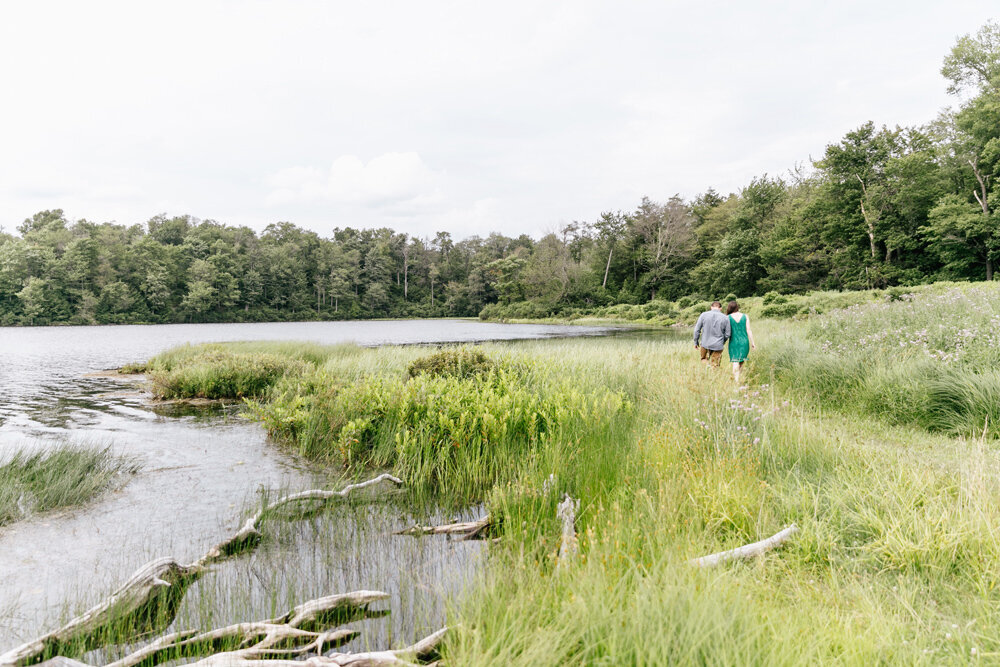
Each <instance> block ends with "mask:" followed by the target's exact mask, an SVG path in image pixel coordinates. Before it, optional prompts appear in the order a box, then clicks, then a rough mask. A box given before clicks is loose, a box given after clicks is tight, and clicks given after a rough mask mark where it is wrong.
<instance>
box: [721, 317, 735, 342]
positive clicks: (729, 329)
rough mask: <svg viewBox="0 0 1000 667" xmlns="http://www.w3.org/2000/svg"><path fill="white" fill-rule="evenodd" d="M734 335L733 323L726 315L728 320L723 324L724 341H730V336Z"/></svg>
mask: <svg viewBox="0 0 1000 667" xmlns="http://www.w3.org/2000/svg"><path fill="white" fill-rule="evenodd" d="M732 335H733V328H732V325H731V324H730V323H729V318H728V317H726V321H725V322H724V323H723V324H722V337H723V340H722V342H723V343H726V342H729V338H730V337H731V336H732Z"/></svg>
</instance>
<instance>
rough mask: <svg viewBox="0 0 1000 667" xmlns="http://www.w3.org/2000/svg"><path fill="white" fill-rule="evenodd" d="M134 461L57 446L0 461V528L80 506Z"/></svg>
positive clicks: (126, 471)
mask: <svg viewBox="0 0 1000 667" xmlns="http://www.w3.org/2000/svg"><path fill="white" fill-rule="evenodd" d="M135 470H136V467H135V464H134V463H132V462H130V461H128V460H125V459H123V458H121V457H118V456H115V455H113V454H112V453H111V452H110V451H109V450H107V449H95V448H85V447H78V446H72V445H65V446H60V447H57V448H55V449H51V450H46V451H43V452H38V453H33V454H23V453H17V454H15V455H14V456H13V457H12V458H9V459H7V460H5V461H3V462H0V527H2V526H5V525H7V524H10V523H13V522H15V521H18V520H20V519H25V518H28V517H29V516H32V515H33V514H37V513H39V512H46V511H49V510H54V509H59V508H63V507H69V506H73V505H80V504H83V503H85V502H87V501H88V500H91V499H92V498H93V497H94V496H96V495H98V494H99V493H101V492H102V491H105V490H107V489H108V488H110V487H111V486H113V485H114V483H115V481H116V480H117V479H118V478H120V477H121V476H122V475H125V474H130V473H133V472H135Z"/></svg>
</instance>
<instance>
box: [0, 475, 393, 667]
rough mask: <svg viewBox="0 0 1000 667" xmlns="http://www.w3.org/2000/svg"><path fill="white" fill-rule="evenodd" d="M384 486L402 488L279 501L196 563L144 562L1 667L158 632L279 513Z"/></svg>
mask: <svg viewBox="0 0 1000 667" xmlns="http://www.w3.org/2000/svg"><path fill="white" fill-rule="evenodd" d="M383 481H389V482H392V483H393V484H395V485H397V486H400V485H402V481H400V480H399V479H397V478H396V477H393V476H392V475H389V474H383V475H379V476H378V477H375V478H373V479H370V480H368V481H365V482H360V483H357V484H350V485H348V486H346V487H344V488H343V489H341V490H340V491H324V490H311V491H303V492H301V493H295V494H291V495H288V496H284V497H282V498H279V499H278V500H276V501H275V502H274V503H272V504H270V505H268V506H267V507H265V508H264V509H262V510H261V511H260V512H258V513H257V514H255V515H254V516H252V517H251V518H250V519H247V521H246V522H245V523H244V524H243V526H242V527H241V528H240V529H239V531H237V532H236V534H235V535H233V536H232V537H230V538H228V539H226V540H224V541H222V542H220V543H219V544H217V545H215V546H213V547H212V548H211V549H209V550H208V551H207V552H206V553H205V555H204V556H202V557H201V558H199V559H198V560H197V561H195V562H194V563H190V564H188V565H183V564H181V563H178V562H177V561H175V560H173V559H171V558H159V559H156V560H153V561H150V562H149V563H146V564H145V565H143V566H142V567H141V568H139V569H138V570H136V572H135V574H133V575H132V576H131V577H130V578H129V580H128V581H126V582H125V583H124V584H123V585H122V586H121V587H120V588H119V589H118V590H116V591H115V592H114V593H112V594H111V596H110V597H108V598H107V599H106V600H104V601H103V602H101V603H99V604H97V605H95V606H94V607H92V608H91V609H89V610H87V611H86V612H84V613H83V614H81V615H80V616H78V617H76V618H74V619H73V620H71V621H69V622H68V623H67V624H66V625H64V626H62V627H61V628H59V629H57V630H54V631H52V632H50V633H48V634H46V635H43V636H42V637H39V638H38V639H35V640H33V641H30V642H27V643H25V644H22V645H21V646H18V647H15V648H13V649H11V650H10V651H7V652H6V653H4V654H2V655H0V666H2V667H6V666H8V665H16V666H23V665H32V664H35V663H38V662H41V661H42V660H45V659H46V658H48V657H51V656H56V655H61V656H76V655H81V654H83V653H86V652H87V651H90V650H93V649H95V648H99V647H101V646H107V645H108V644H120V643H127V642H130V641H135V640H137V639H141V638H144V637H148V636H150V635H154V634H156V633H157V632H162V631H163V629H164V628H166V627H167V626H169V625H170V624H171V623H172V622H173V620H174V618H176V616H177V611H178V610H179V608H180V603H181V601H182V600H183V598H184V594H185V593H186V591H187V588H188V587H189V586H190V585H191V584H192V583H194V582H195V581H196V580H197V579H198V578H199V577H201V576H202V575H203V574H204V573H205V572H207V571H208V566H209V565H212V564H214V563H218V562H220V561H222V560H225V559H226V558H229V557H231V556H235V555H238V554H241V553H245V552H247V551H252V550H253V549H255V548H256V547H257V545H258V544H259V543H260V540H261V537H262V535H261V532H260V526H261V523H262V522H263V521H264V520H265V519H267V518H268V517H271V516H273V515H274V514H275V513H276V512H277V510H278V509H280V508H283V507H285V506H288V505H295V506H300V505H301V504H302V503H306V502H309V503H312V504H313V507H314V509H315V508H317V507H322V506H323V505H325V504H328V503H329V502H331V501H336V500H342V499H344V498H346V497H347V496H348V495H349V494H351V493H352V492H355V491H358V490H360V489H364V488H367V487H370V486H373V485H375V484H378V483H380V482H383Z"/></svg>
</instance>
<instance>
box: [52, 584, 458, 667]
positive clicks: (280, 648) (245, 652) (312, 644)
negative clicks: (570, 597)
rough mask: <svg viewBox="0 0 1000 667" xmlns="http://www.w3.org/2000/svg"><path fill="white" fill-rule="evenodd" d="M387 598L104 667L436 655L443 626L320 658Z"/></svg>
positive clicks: (200, 638)
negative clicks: (347, 626) (394, 645)
mask: <svg viewBox="0 0 1000 667" xmlns="http://www.w3.org/2000/svg"><path fill="white" fill-rule="evenodd" d="M388 597H389V596H388V595H387V594H386V593H382V592H380V591H355V592H353V593H347V594H344V595H330V596H327V597H324V598H319V599H316V600H310V601H309V602H306V603H304V604H301V605H299V606H297V607H295V608H294V609H293V610H291V611H290V612H288V613H287V614H285V615H284V616H281V617H279V618H276V619H271V620H267V621H258V622H255V623H237V624H235V625H229V626H226V627H224V628H218V629H215V630H210V631H208V632H197V631H186V632H175V633H172V634H169V635H164V636H163V637H160V638H159V639H157V640H156V641H154V642H152V643H151V644H149V645H148V646H145V647H143V648H141V649H139V650H138V651H135V652H134V653H131V654H129V655H127V656H125V657H124V658H122V659H120V660H117V661H115V662H113V663H110V664H109V665H107V667H138V666H139V665H155V664H157V663H159V662H165V661H175V660H184V659H187V658H202V659H201V660H198V661H197V662H194V663H191V664H195V665H201V666H203V667H221V666H223V665H225V666H234V665H252V666H254V667H266V666H278V665H288V666H290V667H291V666H296V665H297V666H301V665H310V664H311V665H412V664H414V663H413V662H411V661H423V660H427V659H429V658H431V657H433V656H435V655H436V653H437V650H438V647H439V646H440V643H441V640H442V639H443V638H444V634H445V631H446V630H447V628H444V629H441V630H438V631H437V632H435V633H434V634H432V635H430V636H428V637H425V638H424V639H422V640H420V641H419V642H417V643H416V644H413V645H412V646H408V647H406V648H404V649H398V650H394V651H371V652H365V653H332V654H329V655H324V653H326V652H328V651H330V650H331V649H335V648H337V647H338V646H341V645H343V644H345V643H346V642H348V641H350V640H351V639H353V638H355V637H357V636H358V634H359V633H358V632H357V631H355V630H338V629H335V628H336V626H337V625H342V624H344V623H348V622H350V621H353V620H357V619H359V618H368V617H371V616H373V615H378V614H380V613H383V612H372V611H371V610H369V609H368V605H369V604H371V603H372V602H377V601H380V600H384V599H386V598H388ZM44 664H45V665H52V667H56V666H57V665H59V666H62V667H92V666H91V665H89V664H87V663H84V662H80V661H78V660H73V659H70V658H64V657H59V658H56V659H53V660H49V661H47V662H46V663H44ZM182 664H183V663H182Z"/></svg>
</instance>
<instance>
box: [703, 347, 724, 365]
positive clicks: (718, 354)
mask: <svg viewBox="0 0 1000 667" xmlns="http://www.w3.org/2000/svg"><path fill="white" fill-rule="evenodd" d="M698 351H699V352H701V360H702V361H708V362H709V363H711V364H712V366H713V367H714V368H718V367H719V366H720V365H721V364H722V350H709V349H708V348H707V347H699V348H698Z"/></svg>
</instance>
